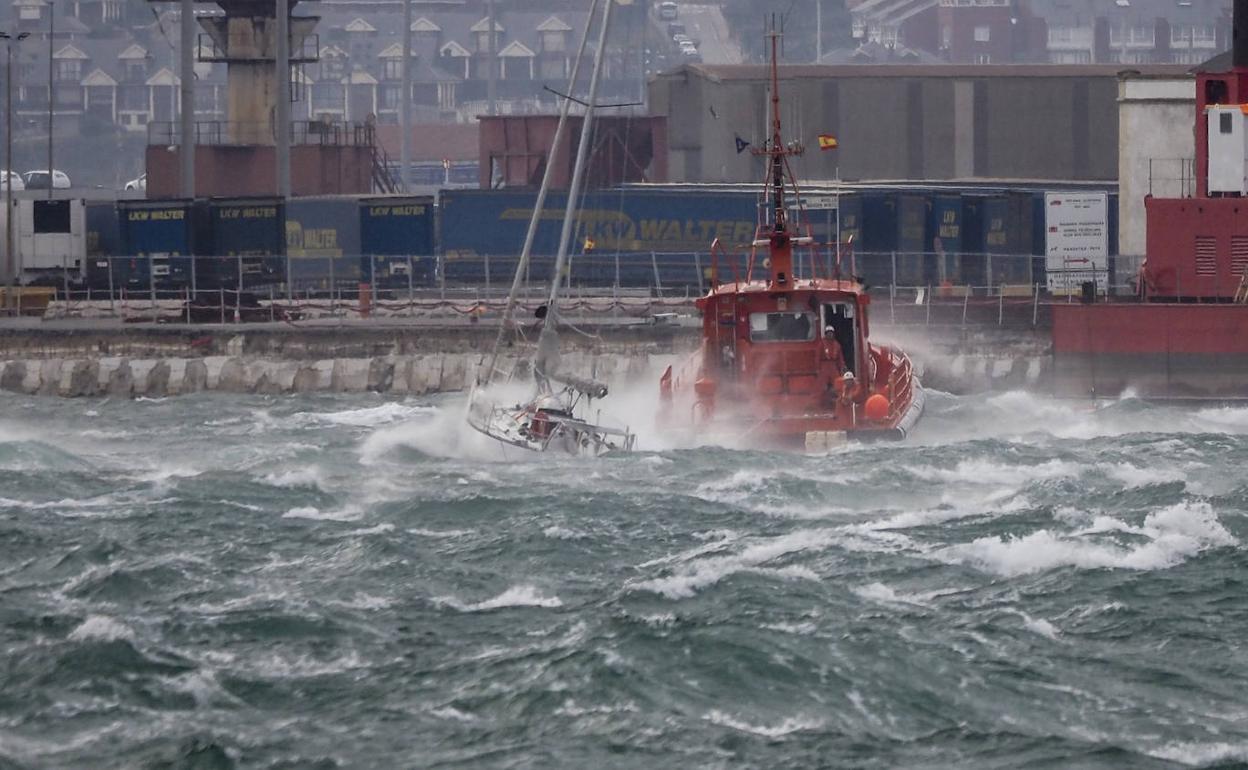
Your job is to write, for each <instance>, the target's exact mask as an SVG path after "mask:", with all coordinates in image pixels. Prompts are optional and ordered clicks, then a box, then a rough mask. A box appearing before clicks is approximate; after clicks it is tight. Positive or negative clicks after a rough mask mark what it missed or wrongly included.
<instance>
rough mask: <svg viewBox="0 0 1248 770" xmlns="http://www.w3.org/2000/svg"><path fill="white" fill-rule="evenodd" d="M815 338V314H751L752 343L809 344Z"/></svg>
mask: <svg viewBox="0 0 1248 770" xmlns="http://www.w3.org/2000/svg"><path fill="white" fill-rule="evenodd" d="M814 338H815V314H814V313H750V342H808V341H810V340H813V339H814Z"/></svg>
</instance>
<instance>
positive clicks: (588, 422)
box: [467, 0, 637, 457]
mask: <svg viewBox="0 0 1248 770" xmlns="http://www.w3.org/2000/svg"><path fill="white" fill-rule="evenodd" d="M614 4H615V0H601V1H600V0H593V1H592V2H591V4H590V9H589V17H588V18H587V19H586V22H585V32H584V34H583V35H582V36H581V45H580V49H579V50H578V52H577V56H576V59H575V60H574V64H573V67H572V74H571V77H570V78H569V83H568V93H567V94H566V95H565V96H564V98H563V102H562V105H561V107H560V111H559V122H558V124H557V126H556V129H555V136H554V139H553V142H552V146H551V149H550V153H549V155H548V156H547V157H549V158H554V157H557V156H558V151H559V148H560V146H561V143H562V142H563V140H564V134H565V129H566V126H567V122H568V112H569V110H570V107H571V103H572V101H573V98H572V93H573V91H574V89H575V87H576V81H577V76H578V74H579V70H580V63H581V60H582V58H583V57H584V53H585V45H586V42H587V41H588V38H589V31H590V28H591V27H592V25H593V21H594V15H595V13H596V11H597V8H598V7H599V5H601V6H602V7H603V12H602V25H601V27H600V29H599V33H598V48H597V50H596V51H595V52H594V62H593V70H592V72H591V74H590V79H589V93H588V97H587V99H586V101H585V102H584V104H585V117H584V121H583V123H582V125H581V140H580V144H579V146H578V147H577V150H576V164H575V166H574V167H573V170H572V182H571V185H570V187H569V189H568V200H567V205H566V208H565V210H564V216H563V225H562V229H561V231H560V235H559V249H558V251H557V253H556V257H555V266H554V270H553V273H552V275H551V279H550V291H549V294H548V296H547V301H546V303H545V304H544V305H542V306H541V308H539V310H538V316H539V319H540V322H541V333H540V334H539V336H538V340H537V345H536V350H535V352H534V354H533V356H532V360H531V362H526V363H530V364H531V365H530V366H523V367H522V366H514V367H512V368H511V369H510V370H508V371H500V369H499V367H498V362H499V352H500V350H501V348H502V347H503V345H504V343H505V341H506V337H507V334H508V332H509V330H510V329H511V328H512V327H513V326H514V325H515V322H514V315H515V310H516V306H517V304H518V299H519V295H520V291H521V288H522V284H523V281H524V276H525V275H526V273H527V271H528V266H529V258H530V256H531V254H532V250H533V241H534V238H535V237H536V234H537V227H538V223H539V221H540V220H541V216H542V211H543V208H544V206H545V202H546V193H547V191H548V190H549V188H550V182H551V178H552V169H553V167H554V164H553V163H547V164H546V170H545V173H544V175H543V177H542V184H541V187H540V188H539V189H538V192H537V200H536V201H535V202H534V206H533V214H532V216H531V218H530V219H529V227H528V231H527V233H526V234H525V239H524V246H523V248H522V250H521V252H520V260H519V263H518V264H517V266H516V274H515V277H514V278H513V279H512V284H511V291H510V292H509V293H508V295H507V303H506V305H505V306H504V310H503V317H502V320H501V322H500V324H499V329H498V337H497V339H496V340H495V343H494V350H493V352H492V353H491V355H490V362H489V365H488V366H487V367H486V368H485V370H484V372H482V373H481V375H480V377H479V378H478V380H477V382H476V385H475V386H474V387H473V390H472V394H471V396H470V397H469V401H468V414H467V421H468V424H469V426H471V427H472V428H473V429H474V430H476V431H478V432H480V433H482V434H484V435H486V436H488V437H489V438H491V439H494V440H495V441H498V442H500V443H502V444H504V445H508V446H513V447H518V448H520V449H524V450H528V451H532V452H548V451H556V452H563V453H567V454H573V455H588V456H595V457H596V456H599V455H602V454H606V453H607V452H612V451H631V450H632V449H633V448H634V447H635V445H636V441H637V438H636V435H635V434H633V433H632V431H630V430H629V429H628V428H627V427H613V426H608V425H605V424H602V422H601V418H600V416H598V415H595V417H594V418H593V419H590V417H589V412H590V411H591V409H592V408H593V402H594V401H596V400H599V399H603V398H605V397H606V396H607V394H608V392H609V389H608V387H607V385H606V384H605V383H602V382H599V381H597V380H593V379H587V378H583V377H578V376H575V375H573V374H570V373H568V372H566V371H564V370H563V369H562V367H561V356H560V355H559V333H558V327H559V299H560V290H561V288H562V286H561V285H562V283H563V276H564V272H565V267H566V265H567V264H568V250H569V246H570V244H571V240H572V230H573V224H574V222H575V221H576V206H577V202H578V201H579V200H580V194H581V189H582V187H583V185H584V182H585V165H586V161H587V159H588V155H589V152H588V150H589V146H590V143H591V142H590V140H591V131H592V124H593V114H594V104H595V100H596V99H597V95H598V82H599V76H600V75H601V72H602V62H603V58H604V50H605V48H606V41H607V31H608V30H609V28H610V25H611V8H612V6H613V5H614ZM526 370H527V371H531V373H532V377H533V383H532V384H533V388H534V391H533V393H532V395H531V396H530V397H529V398H528V399H527V400H524V401H521V402H518V403H517V402H514V401H508V400H504V399H503V398H502V397H501V396H500V394H499V391H504V390H507V389H508V388H507V385H508V384H514V383H516V382H517V379H518V378H519V376H520V373H521V372H525V373H526V374H527V372H526Z"/></svg>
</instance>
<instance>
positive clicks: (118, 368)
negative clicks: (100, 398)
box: [100, 358, 134, 397]
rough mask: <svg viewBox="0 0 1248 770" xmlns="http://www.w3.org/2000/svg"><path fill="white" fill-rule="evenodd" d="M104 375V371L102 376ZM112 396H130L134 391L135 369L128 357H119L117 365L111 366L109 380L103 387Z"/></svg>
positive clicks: (101, 373)
mask: <svg viewBox="0 0 1248 770" xmlns="http://www.w3.org/2000/svg"><path fill="white" fill-rule="evenodd" d="M103 376H104V373H103V371H102V370H101V372H100V377H101V378H102V377H103ZM101 390H103V391H104V392H105V393H107V394H108V395H110V396H126V397H129V396H130V394H131V393H133V392H134V371H133V370H132V369H131V368H130V360H129V359H126V358H119V359H117V363H116V365H115V366H112V367H111V371H110V373H109V375H108V381H107V382H105V383H104V386H103V387H102V388H101Z"/></svg>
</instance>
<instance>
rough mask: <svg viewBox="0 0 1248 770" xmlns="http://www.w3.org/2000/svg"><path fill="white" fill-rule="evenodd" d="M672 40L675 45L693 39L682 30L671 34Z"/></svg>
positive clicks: (690, 41) (680, 44)
mask: <svg viewBox="0 0 1248 770" xmlns="http://www.w3.org/2000/svg"><path fill="white" fill-rule="evenodd" d="M672 42H673V43H675V44H676V45H679V46H683V45H684V44H685V43H692V42H693V40H692V39H691V38H690V37H689V36H688V35H686V34H685V33H684V32H677V33H676V34H675V35H672Z"/></svg>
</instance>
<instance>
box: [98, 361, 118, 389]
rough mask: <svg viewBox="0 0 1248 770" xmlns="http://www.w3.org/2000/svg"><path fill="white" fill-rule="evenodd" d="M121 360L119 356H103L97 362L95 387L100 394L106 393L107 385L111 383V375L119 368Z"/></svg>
mask: <svg viewBox="0 0 1248 770" xmlns="http://www.w3.org/2000/svg"><path fill="white" fill-rule="evenodd" d="M123 360H124V359H122V358H121V357H120V356H105V357H103V358H101V359H100V360H99V362H98V366H97V367H96V375H97V379H96V381H95V386H96V389H97V390H98V391H99V392H100V393H107V392H108V384H109V383H110V382H111V381H112V379H113V374H114V373H115V372H116V371H117V368H118V367H120V366H121V362H122V361H123Z"/></svg>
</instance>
